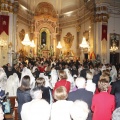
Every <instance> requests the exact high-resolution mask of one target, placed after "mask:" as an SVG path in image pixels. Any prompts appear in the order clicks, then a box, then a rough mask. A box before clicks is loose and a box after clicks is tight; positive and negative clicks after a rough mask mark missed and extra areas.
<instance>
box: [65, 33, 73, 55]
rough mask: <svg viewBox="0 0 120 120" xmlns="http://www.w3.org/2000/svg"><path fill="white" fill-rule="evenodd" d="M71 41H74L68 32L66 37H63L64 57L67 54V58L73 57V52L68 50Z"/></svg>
mask: <svg viewBox="0 0 120 120" xmlns="http://www.w3.org/2000/svg"><path fill="white" fill-rule="evenodd" d="M73 40H74V36H72V34H71V33H70V32H68V33H67V35H66V36H65V37H64V42H65V46H66V49H67V50H66V51H65V53H64V54H65V55H66V56H68V53H69V56H73V52H72V51H71V50H70V48H71V46H72V43H73Z"/></svg>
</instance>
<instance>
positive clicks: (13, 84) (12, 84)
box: [5, 73, 19, 96]
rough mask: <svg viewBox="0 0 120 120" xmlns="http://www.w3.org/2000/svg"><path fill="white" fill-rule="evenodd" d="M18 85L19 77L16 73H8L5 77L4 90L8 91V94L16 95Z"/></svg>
mask: <svg viewBox="0 0 120 120" xmlns="http://www.w3.org/2000/svg"><path fill="white" fill-rule="evenodd" d="M18 86H19V78H18V75H17V74H16V73H14V74H13V75H10V76H9V78H8V79H7V84H6V90H5V92H8V93H9V96H16V93H17V88H18Z"/></svg>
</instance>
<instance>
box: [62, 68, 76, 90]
mask: <svg viewBox="0 0 120 120" xmlns="http://www.w3.org/2000/svg"><path fill="white" fill-rule="evenodd" d="M64 71H65V72H66V74H67V81H69V82H70V83H71V87H70V91H72V90H73V88H74V87H75V82H74V78H73V77H72V75H71V73H70V71H69V70H68V69H67V68H66V69H64Z"/></svg>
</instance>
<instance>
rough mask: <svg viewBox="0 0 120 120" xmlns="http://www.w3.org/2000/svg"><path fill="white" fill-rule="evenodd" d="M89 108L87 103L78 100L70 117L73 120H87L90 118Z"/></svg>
mask: <svg viewBox="0 0 120 120" xmlns="http://www.w3.org/2000/svg"><path fill="white" fill-rule="evenodd" d="M88 113H89V108H88V105H87V103H86V102H84V101H82V100H76V101H75V102H74V103H73V105H72V108H71V111H70V115H71V117H72V119H73V120H86V119H87V117H88Z"/></svg>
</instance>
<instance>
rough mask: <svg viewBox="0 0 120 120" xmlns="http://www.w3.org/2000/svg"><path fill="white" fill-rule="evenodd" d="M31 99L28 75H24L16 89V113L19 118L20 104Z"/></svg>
mask: <svg viewBox="0 0 120 120" xmlns="http://www.w3.org/2000/svg"><path fill="white" fill-rule="evenodd" d="M31 100H32V98H31V96H30V77H29V76H28V75H26V76H24V77H23V78H22V81H21V86H20V87H19V88H18V89H17V101H18V115H19V119H20V120H21V116H20V112H21V108H22V105H23V104H24V103H26V102H29V101H31Z"/></svg>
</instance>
